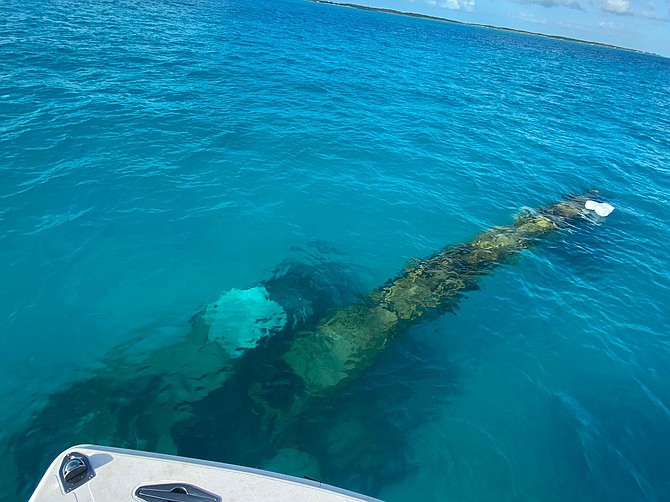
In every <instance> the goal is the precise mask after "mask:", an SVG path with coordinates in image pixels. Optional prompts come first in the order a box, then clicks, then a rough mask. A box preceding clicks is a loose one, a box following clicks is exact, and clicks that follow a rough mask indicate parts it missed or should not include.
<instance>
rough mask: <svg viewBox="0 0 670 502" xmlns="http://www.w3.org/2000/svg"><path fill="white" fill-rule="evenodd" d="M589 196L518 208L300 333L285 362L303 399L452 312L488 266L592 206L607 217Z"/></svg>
mask: <svg viewBox="0 0 670 502" xmlns="http://www.w3.org/2000/svg"><path fill="white" fill-rule="evenodd" d="M596 195H597V192H591V193H588V194H585V195H581V196H577V197H573V198H570V199H567V200H565V201H562V202H559V203H557V204H554V205H550V206H544V207H541V208H539V209H537V210H536V211H524V212H522V213H521V214H520V215H519V216H517V218H516V219H515V221H514V223H512V224H511V225H507V226H501V227H493V228H490V229H488V230H486V231H484V232H482V233H481V234H479V235H478V236H477V237H475V239H474V240H472V241H471V242H468V243H464V244H459V245H456V246H449V247H446V248H444V249H443V250H441V251H440V252H438V253H437V254H435V255H433V256H431V257H429V258H428V259H426V260H423V261H418V262H416V263H414V264H413V265H411V266H408V267H406V268H405V270H404V271H403V273H402V274H401V275H400V276H398V277H396V278H395V279H393V280H391V281H389V282H387V283H386V284H384V285H382V286H381V287H379V288H376V289H374V290H373V291H371V292H370V293H369V294H367V295H366V296H365V297H364V298H363V299H362V301H361V302H360V303H356V304H353V305H349V306H347V307H343V308H340V309H338V310H336V311H335V312H334V313H333V314H332V315H330V316H329V317H326V318H325V319H322V320H321V321H320V322H319V323H318V324H317V326H316V327H315V328H314V329H313V330H310V331H303V332H301V333H300V334H299V335H298V336H297V337H296V338H295V340H294V341H293V343H291V346H290V348H289V349H288V350H287V352H286V353H285V354H284V357H283V358H284V361H285V362H286V363H287V364H288V365H289V366H290V368H291V369H292V370H293V372H294V373H295V374H296V375H297V376H298V377H299V378H300V379H301V380H302V381H303V382H304V384H305V388H306V391H307V393H308V395H320V394H323V393H324V392H327V391H328V390H329V389H331V388H333V387H335V386H336V385H338V384H340V383H341V382H344V381H346V380H347V379H349V378H350V377H352V376H354V375H355V373H356V372H358V371H360V370H361V369H364V368H366V367H368V366H369V365H370V364H371V363H372V360H373V358H374V356H375V355H376V354H377V353H378V352H379V351H381V350H382V349H383V348H384V347H385V346H386V345H387V344H388V343H389V341H390V340H391V339H393V338H394V337H395V336H397V335H398V334H399V333H401V332H403V331H404V330H406V329H407V328H408V327H409V326H411V325H412V324H414V323H416V322H418V321H420V320H422V319H424V318H426V316H427V315H429V314H431V313H432V314H439V313H442V312H448V311H450V310H453V308H454V307H455V305H456V303H457V301H458V300H459V298H460V297H461V296H462V295H463V292H465V291H468V290H471V289H474V288H476V283H477V280H478V278H479V277H481V276H482V275H485V274H486V273H487V272H489V271H490V270H491V269H493V268H495V267H497V266H500V265H502V264H504V263H507V262H508V261H509V260H510V259H511V258H512V257H514V256H515V255H517V254H518V253H519V252H520V251H522V250H524V249H529V248H532V247H535V246H536V245H538V244H539V243H540V242H542V239H543V238H544V237H547V236H549V235H551V234H553V233H554V232H555V231H557V230H558V229H560V228H563V227H567V226H570V225H572V224H574V223H575V222H577V221H579V220H580V219H582V217H584V216H588V215H592V214H593V209H592V208H594V207H603V208H604V211H605V212H607V213H608V212H609V211H611V210H612V209H613V208H612V206H609V205H608V204H604V203H602V204H601V203H597V202H595V201H593V198H594V197H595V196H596ZM594 204H596V205H597V206H594ZM608 208H609V209H608ZM595 212H598V211H595ZM598 214H600V212H598ZM608 214H609V213H608Z"/></svg>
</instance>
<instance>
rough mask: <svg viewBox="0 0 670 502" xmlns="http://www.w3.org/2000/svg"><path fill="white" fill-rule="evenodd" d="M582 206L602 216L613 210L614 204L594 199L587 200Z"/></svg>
mask: <svg viewBox="0 0 670 502" xmlns="http://www.w3.org/2000/svg"><path fill="white" fill-rule="evenodd" d="M584 207H585V208H586V209H588V210H589V211H593V212H595V213H596V214H597V215H598V216H602V217H603V218H604V217H605V216H608V215H609V214H610V213H611V212H612V211H614V206H613V205H612V204H608V203H607V202H596V201H595V200H587V201H586V202H585V203H584Z"/></svg>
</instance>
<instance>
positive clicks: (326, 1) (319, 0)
mask: <svg viewBox="0 0 670 502" xmlns="http://www.w3.org/2000/svg"><path fill="white" fill-rule="evenodd" d="M307 1H309V2H315V3H322V4H326V5H337V6H338V7H350V8H352V9H360V10H369V11H373V12H383V13H385V14H394V15H396V16H407V17H418V18H421V19H430V20H432V21H441V22H444V23H453V24H460V25H463V26H474V27H476V28H488V29H490V30H498V31H507V32H510V33H521V34H523V35H533V36H536V37H544V38H553V39H555V40H563V41H566V42H576V43H579V44H587V45H595V46H598V47H607V48H609V49H618V50H622V51H629V52H636V53H638V54H646V55H649V56H657V55H658V54H654V53H653V52H646V51H640V50H637V49H630V48H628V47H620V46H618V45H612V44H604V43H601V42H591V41H588V40H580V39H578V38H570V37H562V36H560V35H547V34H545V33H537V32H534V31H526V30H515V29H513V28H505V27H502V26H493V25H490V24H477V23H465V22H463V21H456V20H454V19H448V18H446V17H437V16H429V15H427V14H417V13H415V12H402V11H399V10H393V9H382V8H379V7H368V6H366V5H359V4H355V3H341V2H331V1H329V0H307Z"/></svg>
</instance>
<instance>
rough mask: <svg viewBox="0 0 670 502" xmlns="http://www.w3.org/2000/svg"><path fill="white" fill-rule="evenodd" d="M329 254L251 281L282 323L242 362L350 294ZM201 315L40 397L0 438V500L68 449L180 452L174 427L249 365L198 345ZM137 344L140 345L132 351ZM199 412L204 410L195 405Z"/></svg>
mask: <svg viewBox="0 0 670 502" xmlns="http://www.w3.org/2000/svg"><path fill="white" fill-rule="evenodd" d="M331 255H332V253H331ZM331 255H325V254H322V253H320V252H319V251H318V250H315V249H313V247H312V246H308V247H307V248H304V249H294V250H292V251H291V253H290V255H289V258H287V259H286V260H285V261H283V262H282V263H280V264H279V265H278V266H277V267H275V269H274V270H273V271H272V273H271V276H270V278H269V279H268V280H266V281H262V282H261V283H259V284H262V285H264V286H265V288H266V289H267V291H268V292H269V293H270V295H272V297H273V299H274V300H275V301H277V302H278V303H280V304H281V305H282V306H283V307H284V309H285V312H286V315H287V325H286V328H285V329H284V330H283V331H282V332H280V333H268V336H266V337H265V338H264V339H262V340H261V341H260V349H261V350H250V351H247V352H248V353H252V354H251V357H250V362H251V361H253V359H254V358H255V357H258V355H256V353H258V354H260V355H262V354H267V353H272V350H273V347H275V346H276V344H277V343H283V342H282V340H285V339H286V338H287V337H290V336H291V334H292V333H293V332H294V331H295V330H296V329H299V328H300V327H301V326H304V325H305V323H308V322H313V319H314V318H319V317H322V316H324V315H325V314H326V312H328V311H330V310H332V309H334V308H336V307H338V306H340V305H342V304H343V303H346V302H350V301H351V300H352V299H353V298H354V297H355V293H356V291H359V290H360V286H359V285H357V283H356V279H355V277H356V276H355V274H354V273H353V271H352V270H353V268H352V267H350V266H349V265H348V264H347V263H346V261H345V260H344V259H342V258H341V257H337V256H336V260H333V259H331ZM201 314H202V312H200V313H199V314H195V315H194V316H193V317H192V318H191V320H190V323H191V330H190V332H188V334H186V335H185V336H184V337H183V338H182V339H180V340H178V341H177V342H174V343H172V344H170V345H168V346H164V347H159V348H155V347H154V348H153V349H151V350H147V349H146V348H144V347H143V346H142V341H143V340H142V337H141V335H140V336H138V337H137V339H135V340H132V341H130V342H127V343H124V344H123V345H121V346H118V347H116V348H115V349H113V350H112V351H110V353H109V354H108V355H107V356H106V357H105V358H103V360H102V363H101V364H100V365H99V367H98V368H97V369H94V370H89V371H88V372H82V373H83V374H84V376H83V377H82V378H81V379H78V380H77V381H75V382H73V383H71V384H69V385H68V386H67V387H66V388H65V389H63V390H61V391H59V392H56V393H54V394H52V395H50V396H49V397H48V399H47V401H46V404H45V405H44V406H43V407H42V408H41V409H39V410H38V411H37V412H35V413H34V414H33V415H31V416H30V417H24V423H23V424H22V425H18V426H17V430H16V431H14V432H13V433H12V432H8V433H7V434H6V437H7V439H6V441H5V442H6V444H5V445H4V446H3V447H4V449H5V451H6V452H7V453H8V456H9V458H8V460H9V462H8V464H9V465H8V466H7V469H5V470H4V475H2V478H3V479H2V483H3V486H4V489H5V490H6V491H7V496H6V497H3V499H4V500H27V499H28V497H29V495H30V493H31V491H32V490H33V489H34V487H35V485H36V484H37V482H38V481H39V479H40V477H41V475H42V473H43V472H44V471H45V470H46V468H47V467H48V465H49V464H50V462H51V461H52V460H53V458H54V457H55V456H56V455H57V454H58V453H60V452H61V451H62V450H64V449H66V448H68V447H70V446H72V445H75V444H79V443H94V444H102V445H109V446H117V447H122V448H133V449H142V450H147V451H154V452H161V453H168V454H184V452H186V451H188V448H182V447H178V446H177V444H176V443H175V441H174V440H173V430H172V429H173V427H174V425H175V424H176V423H180V422H182V421H184V420H186V419H188V418H190V417H194V418H193V420H194V421H196V422H198V421H199V415H200V411H199V410H201V409H203V408H202V407H201V406H199V405H198V402H199V401H200V400H204V398H206V397H208V396H209V395H210V393H212V392H213V391H216V389H218V388H220V387H221V386H222V385H223V384H224V382H226V380H227V379H228V378H230V376H231V375H233V374H234V373H235V372H236V368H238V367H239V366H241V367H242V368H244V367H245V366H248V365H249V363H245V362H244V361H246V358H245V356H247V355H248V354H242V356H241V357H231V355H230V354H228V353H226V352H225V351H224V350H223V349H222V348H221V346H220V345H219V344H217V343H215V342H212V341H210V340H208V338H207V333H208V327H207V326H206V325H205V324H204V323H203V317H202V315H201ZM138 347H142V348H141V349H140V350H141V351H140V352H137V348H138ZM251 365H252V366H253V362H251ZM241 375H242V377H243V378H244V375H246V373H245V372H244V371H242V372H241ZM207 402H208V401H207ZM226 406H228V407H231V408H235V409H245V407H246V408H247V409H248V408H249V407H248V406H247V404H246V403H245V402H244V396H241V395H240V396H235V395H234V394H229V395H228V396H227V405H226ZM202 415H203V416H205V417H206V416H209V415H211V413H210V412H209V411H207V410H206V409H203V412H202ZM253 425H254V422H253V420H247V421H244V422H240V423H238V424H237V426H238V428H240V427H247V428H249V430H251V428H252V427H253ZM199 433H200V435H199V436H198V437H200V436H201V435H203V434H204V435H210V436H212V437H217V438H218V437H224V438H225V437H229V438H230V437H236V438H240V439H241V438H244V437H248V438H250V441H249V442H248V443H246V444H244V448H243V449H244V450H245V451H248V452H249V454H251V453H254V457H255V456H256V455H257V453H255V452H262V451H263V448H264V446H263V444H262V443H261V442H260V441H259V440H258V439H259V438H256V440H255V441H254V440H253V438H252V436H251V435H246V436H245V434H241V433H240V431H234V430H225V429H223V428H222V427H221V424H216V423H212V424H211V426H208V427H205V428H203V429H202V430H201V431H199ZM224 454H225V450H224V451H222V455H217V456H216V460H219V461H227V462H234V461H236V459H237V457H238V456H235V458H229V457H227V456H225V455H224ZM263 456H267V454H264V455H263ZM241 460H244V458H241ZM239 463H243V464H245V465H249V462H244V461H242V462H239ZM4 478H6V479H4Z"/></svg>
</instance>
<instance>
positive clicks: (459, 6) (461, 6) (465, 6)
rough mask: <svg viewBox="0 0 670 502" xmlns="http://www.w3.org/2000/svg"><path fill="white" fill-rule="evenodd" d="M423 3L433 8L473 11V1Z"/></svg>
mask: <svg viewBox="0 0 670 502" xmlns="http://www.w3.org/2000/svg"><path fill="white" fill-rule="evenodd" d="M423 3H425V4H427V5H431V6H433V7H440V8H442V9H451V10H466V11H468V12H472V11H473V10H475V0H423Z"/></svg>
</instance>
